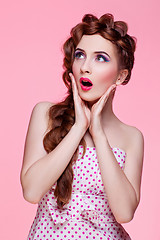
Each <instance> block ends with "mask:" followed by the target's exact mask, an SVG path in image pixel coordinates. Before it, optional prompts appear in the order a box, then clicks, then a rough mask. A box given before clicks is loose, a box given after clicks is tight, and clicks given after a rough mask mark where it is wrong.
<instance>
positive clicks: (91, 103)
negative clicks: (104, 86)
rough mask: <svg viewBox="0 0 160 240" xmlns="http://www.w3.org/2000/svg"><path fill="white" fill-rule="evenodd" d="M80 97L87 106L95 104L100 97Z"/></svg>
mask: <svg viewBox="0 0 160 240" xmlns="http://www.w3.org/2000/svg"><path fill="white" fill-rule="evenodd" d="M81 99H82V100H83V101H84V102H85V103H86V104H87V105H88V106H92V105H93V104H95V103H96V102H97V101H98V100H99V99H100V97H99V98H96V99H95V98H92V99H91V98H85V97H84V98H83V97H81Z"/></svg>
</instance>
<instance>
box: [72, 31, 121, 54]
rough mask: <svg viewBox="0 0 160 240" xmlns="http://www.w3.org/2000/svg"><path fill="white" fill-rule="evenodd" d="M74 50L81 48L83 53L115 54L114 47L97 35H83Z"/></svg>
mask: <svg viewBox="0 0 160 240" xmlns="http://www.w3.org/2000/svg"><path fill="white" fill-rule="evenodd" d="M76 48H81V49H83V50H84V51H85V52H97V51H107V52H109V53H110V54H116V47H115V45H114V44H113V43H112V42H111V41H109V40H107V39H105V38H103V37H102V36H101V35H99V34H94V35H83V36H82V38H81V40H80V42H79V43H78V45H77V47H76Z"/></svg>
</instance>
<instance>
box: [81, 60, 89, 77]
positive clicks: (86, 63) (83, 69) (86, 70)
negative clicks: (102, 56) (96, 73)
mask: <svg viewBox="0 0 160 240" xmlns="http://www.w3.org/2000/svg"><path fill="white" fill-rule="evenodd" d="M80 71H81V73H89V74H91V63H90V60H89V59H85V60H84V61H83V63H82V65H81V66H80Z"/></svg>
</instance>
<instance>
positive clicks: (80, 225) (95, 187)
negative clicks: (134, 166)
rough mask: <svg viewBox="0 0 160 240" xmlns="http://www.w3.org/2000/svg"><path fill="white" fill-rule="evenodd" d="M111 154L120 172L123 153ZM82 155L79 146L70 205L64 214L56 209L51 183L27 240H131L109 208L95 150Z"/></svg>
mask: <svg viewBox="0 0 160 240" xmlns="http://www.w3.org/2000/svg"><path fill="white" fill-rule="evenodd" d="M112 151H113V153H114V155H115V157H116V159H117V161H118V163H119V165H120V167H121V168H122V169H123V168H124V164H125V157H126V153H125V152H124V151H123V150H121V149H119V148H112ZM82 153H83V146H81V145H80V146H79V156H78V159H77V161H76V162H75V163H74V165H73V170H74V180H73V187H72V197H71V200H70V202H69V203H68V204H67V205H65V207H64V210H60V209H58V207H57V204H56V200H55V198H54V189H55V185H56V183H55V184H54V185H53V186H52V188H51V189H50V190H49V191H48V192H47V193H46V194H45V195H44V196H43V198H42V199H41V200H40V202H39V204H38V209H37V213H36V216H35V219H34V221H33V223H32V226H31V229H30V232H29V235H28V240H53V239H58V240H69V239H72V240H76V239H81V240H86V239H96V240H99V239H102V240H131V238H130V236H129V234H128V233H127V232H126V231H125V229H124V228H123V226H122V225H121V224H119V223H118V222H117V221H116V219H115V217H114V215H113V213H112V211H111V209H110V207H109V204H108V201H107V196H106V193H105V190H104V186H103V183H102V179H101V173H100V169H99V165H98V161H97V156H96V149H95V148H94V147H87V150H86V153H85V155H84V157H82Z"/></svg>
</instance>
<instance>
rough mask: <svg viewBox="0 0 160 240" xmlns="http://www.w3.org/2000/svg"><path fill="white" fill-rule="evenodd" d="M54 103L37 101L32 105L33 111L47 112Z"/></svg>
mask: <svg viewBox="0 0 160 240" xmlns="http://www.w3.org/2000/svg"><path fill="white" fill-rule="evenodd" d="M53 105H54V103H52V102H38V103H37V104H36V105H35V106H34V107H33V111H34V112H35V111H36V112H44V113H46V114H47V112H48V111H49V109H50V107H51V106H53Z"/></svg>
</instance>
